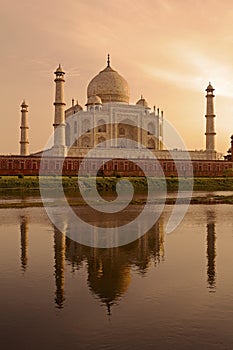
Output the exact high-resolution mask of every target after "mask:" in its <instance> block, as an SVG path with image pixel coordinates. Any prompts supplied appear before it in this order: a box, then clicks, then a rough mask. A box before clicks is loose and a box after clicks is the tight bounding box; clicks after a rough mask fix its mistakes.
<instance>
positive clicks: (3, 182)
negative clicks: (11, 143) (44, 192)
mask: <svg viewBox="0 0 233 350" xmlns="http://www.w3.org/2000/svg"><path fill="white" fill-rule="evenodd" d="M80 180H81V184H82V186H83V188H84V189H85V190H88V189H90V188H91V185H94V184H95V178H93V177H83V178H81V179H80ZM119 180H129V181H130V182H131V183H132V184H133V186H134V190H135V191H136V193H137V192H138V193H144V192H147V180H146V178H143V177H129V178H124V177H122V178H119V177H105V178H103V177H97V180H96V183H97V189H98V190H99V191H100V192H115V190H116V184H117V182H118V181H119ZM150 180H151V182H152V183H153V185H154V186H155V188H156V190H160V189H162V188H163V185H164V182H163V179H160V178H150ZM59 181H60V178H59V177H57V176H48V177H46V176H45V177H43V178H42V185H43V187H44V188H46V189H48V190H55V189H56V188H57V184H58V182H59ZM62 183H63V188H64V191H65V192H67V193H68V192H72V193H77V194H79V184H78V178H77V176H73V177H71V176H69V177H68V176H67V177H66V176H65V177H63V178H62ZM191 183H192V179H190V178H181V179H180V181H178V179H177V178H176V177H169V178H166V185H167V190H168V191H169V192H173V191H177V190H178V187H179V185H180V188H181V190H183V191H185V190H188V189H190V186H191ZM193 184H194V191H231V190H233V177H222V178H212V177H211V178H195V179H194V180H193ZM124 186H126V187H127V186H128V183H127V181H125V182H124ZM13 192H14V193H13ZM15 192H17V193H20V194H22V193H27V194H36V193H38V195H39V177H38V176H24V177H18V176H2V177H1V178H0V194H4V193H7V194H8V195H9V194H11V193H12V194H15Z"/></svg>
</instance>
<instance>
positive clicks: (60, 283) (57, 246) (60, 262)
mask: <svg viewBox="0 0 233 350" xmlns="http://www.w3.org/2000/svg"><path fill="white" fill-rule="evenodd" d="M65 252H66V237H65V235H64V234H63V233H61V232H60V231H58V230H57V229H56V228H55V229H54V261H55V265H54V275H55V282H56V293H55V294H56V297H55V303H56V305H57V307H58V308H59V309H61V308H62V307H63V303H64V300H65V298H64V274H65Z"/></svg>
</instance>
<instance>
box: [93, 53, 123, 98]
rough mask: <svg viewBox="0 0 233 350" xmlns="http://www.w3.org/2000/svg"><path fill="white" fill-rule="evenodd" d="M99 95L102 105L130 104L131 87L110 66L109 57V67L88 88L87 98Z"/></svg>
mask: <svg viewBox="0 0 233 350" xmlns="http://www.w3.org/2000/svg"><path fill="white" fill-rule="evenodd" d="M93 95H97V96H99V97H100V98H101V100H102V103H106V102H124V103H129V85H128V83H127V81H126V80H125V79H124V78H123V77H122V76H121V75H120V74H118V73H117V72H116V71H115V70H114V69H112V68H111V66H110V60H109V55H108V62H107V67H106V68H105V69H104V70H102V71H101V72H99V74H98V75H96V76H95V77H94V78H93V79H92V80H91V81H90V83H89V85H88V87H87V98H89V97H91V96H93Z"/></svg>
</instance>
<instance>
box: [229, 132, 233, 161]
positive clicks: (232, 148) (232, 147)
mask: <svg viewBox="0 0 233 350" xmlns="http://www.w3.org/2000/svg"><path fill="white" fill-rule="evenodd" d="M230 160H231V161H232V162H233V135H231V159H230Z"/></svg>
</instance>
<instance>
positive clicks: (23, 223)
mask: <svg viewBox="0 0 233 350" xmlns="http://www.w3.org/2000/svg"><path fill="white" fill-rule="evenodd" d="M20 234H21V268H22V270H23V271H25V270H26V268H27V263H28V218H27V217H26V216H21V217H20Z"/></svg>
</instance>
